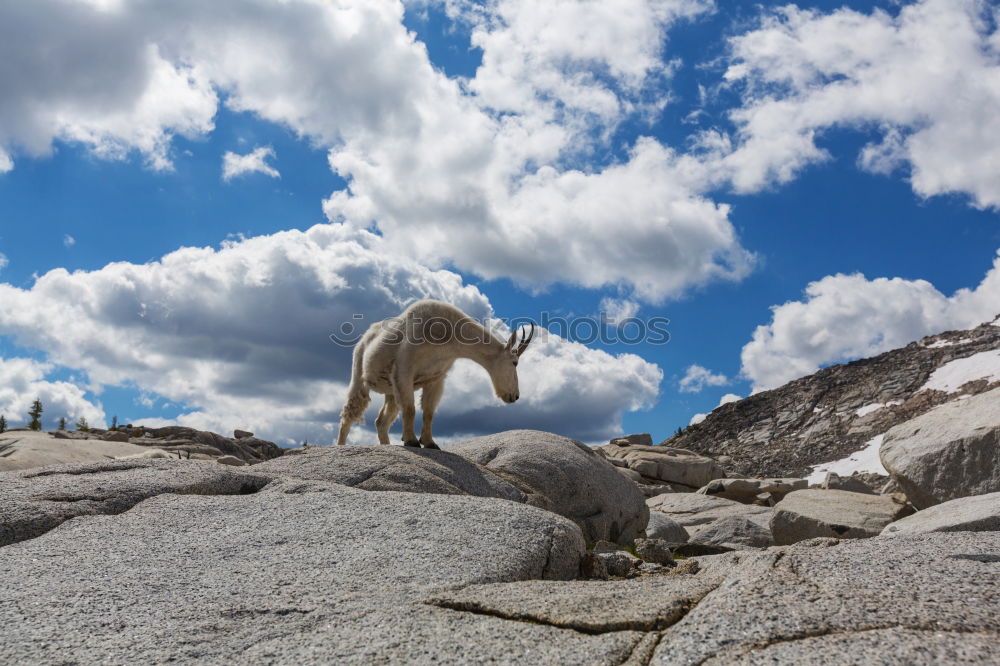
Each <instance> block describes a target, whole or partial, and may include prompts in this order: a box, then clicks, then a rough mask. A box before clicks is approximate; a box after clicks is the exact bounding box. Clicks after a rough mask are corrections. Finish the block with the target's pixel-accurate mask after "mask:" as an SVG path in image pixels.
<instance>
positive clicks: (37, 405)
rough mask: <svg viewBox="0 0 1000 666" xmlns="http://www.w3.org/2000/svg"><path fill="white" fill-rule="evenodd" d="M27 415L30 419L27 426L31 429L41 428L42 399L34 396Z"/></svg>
mask: <svg viewBox="0 0 1000 666" xmlns="http://www.w3.org/2000/svg"><path fill="white" fill-rule="evenodd" d="M28 416H30V417H31V421H30V422H29V423H28V427H29V428H31V429H32V430H41V429H42V421H41V416H42V401H41V400H39V399H38V398H35V401H34V402H33V403H31V410H30V411H29V412H28Z"/></svg>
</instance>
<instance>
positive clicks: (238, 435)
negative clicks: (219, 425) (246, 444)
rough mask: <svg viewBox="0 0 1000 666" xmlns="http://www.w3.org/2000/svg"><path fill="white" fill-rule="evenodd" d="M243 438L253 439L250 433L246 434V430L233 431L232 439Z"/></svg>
mask: <svg viewBox="0 0 1000 666" xmlns="http://www.w3.org/2000/svg"><path fill="white" fill-rule="evenodd" d="M245 437H253V433H252V432H247V431H246V430H234V431H233V438H234V439H243V438H245Z"/></svg>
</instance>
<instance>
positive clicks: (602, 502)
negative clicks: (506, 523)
mask: <svg viewBox="0 0 1000 666" xmlns="http://www.w3.org/2000/svg"><path fill="white" fill-rule="evenodd" d="M447 451H448V452H450V453H455V454H458V455H459V456H462V457H463V458H465V459H466V460H469V461H472V462H474V463H476V464H478V465H482V466H485V467H486V468H488V469H489V470H490V471H491V472H493V473H495V474H496V475H497V476H499V477H501V478H503V479H504V480H505V481H508V482H509V483H511V484H513V485H514V486H516V487H517V488H518V489H519V490H521V491H522V492H524V493H525V495H526V497H527V502H528V504H531V505H533V506H537V507H540V508H542V509H545V510H547V511H552V512H553V513H557V514H559V515H561V516H565V517H567V518H569V519H570V520H572V521H573V522H575V523H576V524H577V525H579V526H580V529H581V530H583V535H584V538H585V539H586V540H587V541H588V542H590V543H592V542H595V541H597V540H599V539H608V540H610V541H615V542H617V543H621V544H630V543H632V542H633V541H634V540H635V538H636V537H637V536H640V535H641V533H642V532H643V530H645V529H646V523H647V521H648V520H649V510H648V509H647V508H646V504H645V502H644V497H643V495H642V493H641V492H640V491H639V488H638V487H637V486H636V484H635V483H633V482H631V481H629V480H628V479H626V478H625V477H623V476H622V475H621V474H619V473H618V471H617V470H616V468H615V467H614V466H613V465H611V464H609V463H608V461H607V460H605V459H604V458H603V457H602V456H601V455H599V454H598V453H595V452H594V451H593V450H592V449H591V448H590V447H589V446H587V445H585V444H582V443H580V442H577V441H575V440H572V439H568V438H566V437H562V436H560V435H554V434H552V433H547V432H540V431H537V430H510V431H507V432H502V433H498V434H495V435H488V436H486V437H476V438H474V439H467V440H464V441H461V442H455V443H453V444H450V445H448V447H447Z"/></svg>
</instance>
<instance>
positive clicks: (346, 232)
mask: <svg viewBox="0 0 1000 666" xmlns="http://www.w3.org/2000/svg"><path fill="white" fill-rule="evenodd" d="M730 4H731V3H718V4H715V3H712V2H709V1H707V0H629V1H628V2H624V3H623V4H622V5H621V6H620V7H619V11H618V12H615V13H614V15H612V16H604V15H602V14H601V13H600V11H599V10H598V9H595V7H596V8H599V7H600V5H599V4H594V3H586V2H576V1H570V0H564V1H563V0H560V2H553V3H551V4H550V5H545V9H544V10H542V9H539V7H538V6H536V5H535V4H533V3H528V2H517V1H515V0H506V1H504V2H493V3H486V4H477V3H467V2H448V3H445V2H441V3H438V2H433V1H426V2H424V1H421V2H411V3H406V4H405V6H404V5H400V4H397V3H394V2H388V1H386V2H379V3H368V4H367V5H366V4H365V3H352V2H348V1H346V0H345V1H344V2H341V3H312V2H306V1H305V0H302V1H299V2H292V3H288V4H286V5H281V4H276V3H269V2H264V1H263V0H261V1H260V2H251V3H247V4H245V5H239V4H238V3H227V2H220V3H218V4H217V5H214V6H213V8H212V9H206V8H204V7H203V6H202V5H201V4H200V3H183V2H180V3H176V4H175V5H174V6H172V7H171V8H169V9H164V8H162V7H160V8H158V7H156V6H155V3H147V2H142V1H138V0H137V1H136V2H126V1H124V0H123V1H122V2H96V1H95V2H85V1H84V0H46V1H45V2H40V3H37V5H36V6H35V8H34V9H28V8H27V7H28V6H27V5H25V6H22V7H17V8H11V7H8V8H5V9H0V24H3V25H6V26H7V28H6V29H7V30H8V31H10V34H14V33H17V34H18V35H27V36H30V39H27V38H26V39H21V40H18V39H7V40H4V39H3V34H0V44H4V45H2V46H0V56H3V59H4V60H5V61H7V62H19V63H22V66H21V67H20V68H17V69H12V68H6V69H4V68H0V84H2V85H4V88H5V90H6V91H8V92H7V94H6V95H5V98H6V101H0V172H2V173H0V253H2V256H3V258H4V259H0V379H3V380H4V381H3V385H5V387H4V388H0V413H2V412H6V413H7V418H8V420H9V421H11V422H13V423H14V424H16V423H17V422H18V419H20V418H21V417H22V416H23V414H22V412H26V409H27V407H26V405H27V404H28V403H30V401H31V400H33V399H34V398H35V396H36V395H38V396H41V397H43V401H44V402H46V404H49V405H50V409H49V410H48V411H47V414H46V415H47V416H48V417H49V418H51V419H56V418H58V417H59V416H60V415H65V416H66V417H67V418H69V419H70V420H75V419H76V418H77V417H78V416H86V417H87V418H88V419H89V420H90V421H91V422H94V423H101V422H102V421H107V420H110V417H111V416H112V415H117V416H118V417H119V419H120V420H122V421H132V422H147V423H167V422H174V421H177V422H180V423H184V424H190V425H193V426H195V427H204V428H210V429H215V430H219V431H226V430H230V429H232V428H237V427H248V428H251V429H255V430H257V431H258V432H259V433H260V434H262V435H264V436H267V437H271V438H273V439H275V440H276V441H281V442H283V443H286V442H292V441H301V440H302V439H309V440H310V441H328V440H329V439H330V426H331V424H334V423H335V422H336V419H337V411H338V410H339V407H340V404H341V402H342V400H343V391H344V385H345V383H346V381H347V380H348V378H349V372H350V370H349V364H348V361H349V350H348V351H346V352H345V351H344V350H339V349H331V346H332V345H331V343H330V342H329V341H328V340H327V339H326V336H327V335H328V334H329V333H330V332H331V331H332V330H334V328H335V327H336V326H338V325H339V324H340V323H341V322H342V321H344V320H346V319H347V318H348V317H349V315H350V314H351V313H354V312H360V313H361V314H363V315H364V316H365V318H366V319H368V320H375V319H379V318H382V317H384V316H388V315H390V314H393V313H394V312H396V311H398V309H399V308H400V307H401V306H402V305H405V303H407V302H409V301H412V300H414V299H415V298H419V297H423V296H433V297H438V298H445V299H447V300H451V301H453V302H456V304H459V305H460V306H462V307H464V308H466V309H467V311H469V312H470V313H471V314H476V315H481V314H485V313H487V312H490V311H492V313H493V314H494V315H495V316H497V317H501V318H510V317H515V316H528V317H533V318H538V317H540V316H541V313H542V312H549V313H554V314H557V315H561V316H566V317H573V316H593V315H594V314H595V313H597V312H599V311H600V310H601V309H602V308H606V307H608V306H609V305H610V306H611V307H612V308H613V309H617V310H618V311H621V312H627V313H629V314H631V313H634V314H635V316H636V317H638V318H639V319H641V320H644V321H647V320H648V319H649V318H652V317H661V318H667V319H669V320H670V325H669V327H668V328H669V331H670V335H671V337H670V342H669V343H667V344H663V345H654V344H638V345H625V344H620V343H619V344H602V343H600V342H595V343H591V344H589V345H587V346H586V347H583V346H581V345H574V344H572V343H571V342H567V341H563V340H557V339H551V340H549V341H548V342H546V343H539V344H537V345H536V346H535V348H534V349H532V351H531V352H530V355H529V356H526V357H525V362H526V364H527V362H528V361H529V360H533V363H532V366H533V367H532V369H531V370H528V371H527V372H522V384H523V388H522V394H526V393H527V392H529V391H533V392H534V395H533V396H531V395H526V396H525V397H526V398H528V399H527V400H525V401H522V402H523V403H525V404H521V403H519V404H518V405H516V406H514V407H510V408H508V407H505V406H503V405H501V404H499V401H497V400H495V399H493V398H492V397H491V396H490V395H489V389H488V388H485V387H486V384H485V381H486V380H485V373H483V372H482V370H480V369H478V368H471V367H469V368H456V372H455V374H454V377H453V378H452V381H451V383H450V385H449V389H448V392H447V393H448V395H447V396H446V399H445V402H444V404H443V406H442V412H441V414H440V416H439V418H438V420H437V422H436V433H441V435H443V436H448V435H452V436H461V435H466V434H477V433H480V432H489V431H492V430H495V429H498V428H514V427H522V426H523V427H538V428H544V429H548V430H554V431H557V432H561V433H563V434H567V435H571V436H575V437H578V438H581V439H584V440H586V441H591V442H596V441H601V440H602V439H605V438H607V437H610V436H613V435H615V434H619V433H621V432H636V431H646V432H651V433H653V436H654V438H655V439H657V440H659V439H662V438H664V437H666V436H667V435H669V434H670V433H671V432H672V431H673V430H675V429H676V428H677V427H678V426H685V425H687V424H688V422H689V421H690V420H691V419H692V417H694V416H695V415H696V414H699V413H702V414H703V413H706V412H708V411H711V409H713V408H714V407H715V406H716V405H718V404H719V402H720V399H722V398H723V396H726V395H730V396H731V395H736V396H739V397H745V396H747V395H748V394H749V393H750V392H751V391H753V390H761V389H766V388H772V387H774V386H777V385H780V384H781V383H783V382H785V381H788V380H790V379H794V378H795V377H797V376H801V375H802V374H806V373H808V372H811V371H813V370H815V369H816V368H818V367H822V366H823V365H827V364H829V363H835V362H841V361H845V360H850V359H852V358H857V357H859V356H865V355H870V354H874V353H878V352H880V351H884V350H886V349H890V348H893V347H896V346H901V345H903V344H906V343H907V342H909V341H911V340H915V339H918V338H919V337H921V336H923V335H927V334H930V333H934V332H938V331H941V330H945V329H949V328H960V327H967V326H971V325H975V324H976V323H979V322H981V321H987V320H990V319H992V318H993V316H995V315H996V314H1000V274H998V271H997V270H996V269H995V268H994V262H995V261H996V258H997V251H998V248H1000V226H998V225H997V222H998V213H997V209H998V206H1000V132H998V131H993V130H998V129H1000V127H998V123H1000V121H998V120H997V119H996V118H993V117H992V116H993V115H994V114H991V113H990V112H989V109H990V108H997V107H996V105H997V103H998V102H1000V37H998V36H997V35H998V33H997V30H996V20H995V17H996V16H997V12H998V7H997V5H996V4H995V3H987V2H973V1H971V0H970V1H968V2H954V1H952V2H944V1H943V0H925V1H924V2H916V3H912V2H911V3H896V2H874V3H872V2H851V3H826V2H823V3H808V4H801V5H798V6H797V7H796V6H794V5H790V6H788V7H786V6H785V5H784V3H763V4H761V5H759V6H758V5H754V6H753V7H751V6H748V5H747V6H740V7H739V8H738V9H736V10H734V9H733V8H732V7H731V6H730ZM4 14H6V16H4ZM935 31H937V32H940V37H939V38H938V39H935V40H928V39H927V35H929V34H937V33H936V32H935ZM0 32H2V29H0ZM66 35H72V37H71V38H68V39H67V37H66ZM8 36H9V35H8ZM54 44H62V45H63V47H62V48H56V49H54V50H53V51H52V53H54V55H50V56H49V57H42V56H40V55H39V53H42V52H44V51H45V49H44V48H43V47H44V46H46V45H54ZM61 58H62V59H61ZM942 62H944V63H946V65H944V66H942V65H941V63H942ZM120 81H124V82H125V83H116V82H120ZM80 82H85V85H80ZM113 82H114V83H113ZM129 82H131V83H129ZM104 86H106V87H107V89H104V88H103V87H104ZM991 105H992V106H991ZM255 150H256V151H260V150H265V151H269V152H267V153H266V157H265V159H264V161H263V162H262V161H260V160H257V161H253V160H246V161H244V165H245V168H244V170H243V171H241V172H239V173H237V174H236V175H233V176H232V177H230V178H225V177H224V172H223V164H224V162H225V159H226V158H225V155H226V154H227V153H231V154H232V157H236V156H246V155H252V154H253V153H254V151H255ZM8 162H9V164H7V163H8ZM5 164H7V166H8V167H9V168H4V165H5ZM265 165H266V166H265ZM267 169H273V170H274V171H272V172H271V173H270V174H269V173H266V172H265V171H266V170H267ZM276 176H277V177H276ZM317 225H318V226H317ZM293 230H297V232H298V233H292V232H293ZM283 232H285V233H283ZM181 248H204V249H202V250H188V251H182V252H178V250H180V249H181ZM172 253H173V254H172ZM116 262H118V263H116ZM63 270H64V271H66V272H65V273H64V272H62V271H63ZM960 290H965V291H960ZM956 292H958V293H956ZM623 355H624V356H623ZM532 356H534V357H535V358H534V359H532ZM370 424H371V419H369V420H368V425H369V426H370ZM398 429H399V426H398V424H397V425H396V428H395V431H394V432H398ZM369 436H370V431H367V430H365V429H363V428H362V429H358V431H357V433H356V439H355V440H354V441H356V442H358V443H364V442H365V438H366V437H369Z"/></svg>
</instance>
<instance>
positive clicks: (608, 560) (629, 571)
mask: <svg viewBox="0 0 1000 666" xmlns="http://www.w3.org/2000/svg"><path fill="white" fill-rule="evenodd" d="M593 552H594V555H595V556H596V557H597V559H599V560H600V561H601V564H602V565H603V566H604V570H605V571H607V572H608V575H609V576H612V577H616V578H625V577H628V576H631V575H633V574H634V573H635V572H636V569H638V568H639V565H640V564H642V560H640V559H639V558H638V557H636V556H635V555H633V554H631V553H626V552H625V551H624V550H595V551H593Z"/></svg>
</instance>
